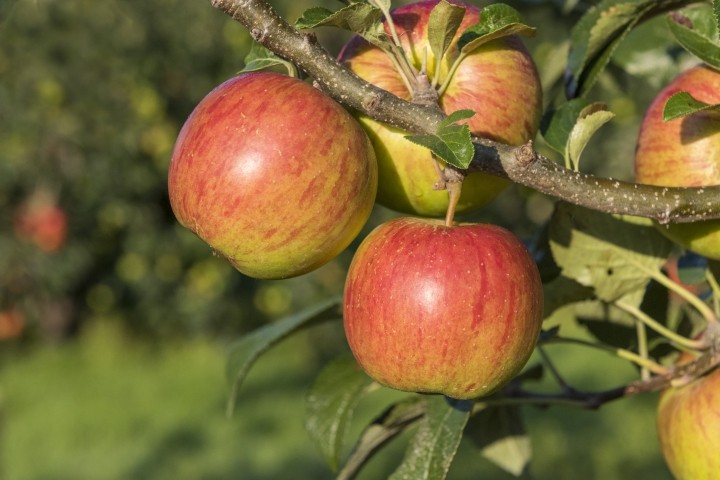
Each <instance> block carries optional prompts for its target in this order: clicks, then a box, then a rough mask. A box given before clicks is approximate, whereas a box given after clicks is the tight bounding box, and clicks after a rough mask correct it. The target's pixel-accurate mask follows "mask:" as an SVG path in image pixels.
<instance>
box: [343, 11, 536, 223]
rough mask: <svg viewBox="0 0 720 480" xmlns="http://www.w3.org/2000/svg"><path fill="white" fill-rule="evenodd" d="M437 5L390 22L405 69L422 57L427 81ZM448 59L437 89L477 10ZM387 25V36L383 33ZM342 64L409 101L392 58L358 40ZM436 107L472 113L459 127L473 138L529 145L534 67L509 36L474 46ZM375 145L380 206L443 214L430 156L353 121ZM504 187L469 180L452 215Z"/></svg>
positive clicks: (370, 123) (366, 122)
mask: <svg viewBox="0 0 720 480" xmlns="http://www.w3.org/2000/svg"><path fill="white" fill-rule="evenodd" d="M437 3H438V0H430V1H421V2H417V3H412V4H409V5H405V6H403V7H400V8H397V9H396V10H394V11H393V12H392V18H393V21H394V23H395V25H396V28H397V33H398V35H399V37H400V40H401V42H402V45H403V49H404V51H405V52H406V54H407V56H408V58H409V60H410V61H411V63H412V64H413V65H414V66H415V67H416V68H417V69H420V67H421V64H422V57H423V54H424V52H427V72H428V75H429V76H430V78H431V79H432V76H433V73H434V72H435V64H436V62H437V61H438V59H436V58H434V56H433V53H432V51H431V49H430V45H429V42H428V19H429V17H430V12H431V11H432V9H433V7H435V5H436V4H437ZM451 3H454V4H457V5H461V6H463V7H465V9H466V11H465V17H464V18H463V21H462V24H461V26H460V28H459V30H458V33H457V35H456V36H455V38H454V40H453V42H452V44H451V46H450V47H449V49H448V52H447V54H446V55H445V56H444V57H443V58H442V59H441V60H440V61H441V62H442V65H441V69H440V78H439V79H438V85H442V84H443V82H444V81H445V79H446V77H447V76H448V74H449V70H450V67H451V66H452V64H453V62H454V60H455V59H456V58H457V57H458V55H459V50H458V47H457V40H458V39H459V37H460V34H461V33H462V31H463V30H465V29H466V28H468V27H469V26H471V25H473V24H475V23H477V22H478V20H479V18H480V16H481V15H482V12H481V10H480V9H479V8H478V7H476V6H474V5H471V4H466V3H461V2H455V1H453V2H451ZM387 29H388V28H387V25H386V30H387ZM340 61H341V62H342V63H344V64H345V65H346V66H347V67H348V68H350V69H351V70H352V71H354V72H355V73H356V74H358V75H359V76H360V77H362V78H363V79H365V80H366V81H368V82H370V83H372V84H374V85H377V86H378V87H381V88H383V89H385V90H387V91H389V92H391V93H393V94H395V95H397V96H399V97H401V98H404V99H406V100H411V99H412V92H410V91H408V88H407V87H406V86H405V83H404V82H403V80H402V77H401V76H400V74H399V73H398V72H397V70H395V67H394V66H393V63H392V61H391V60H390V58H389V57H388V56H387V55H386V54H385V53H384V52H383V51H382V50H380V49H379V48H377V47H375V46H372V45H371V44H369V43H368V42H367V41H365V40H363V39H362V38H361V37H354V38H353V39H352V40H350V42H349V43H348V44H347V45H346V46H345V47H344V48H343V50H342V52H341V53H340ZM439 105H440V107H441V108H442V109H443V111H445V112H446V113H452V112H454V111H457V110H461V109H472V110H474V111H475V112H477V113H476V115H475V116H474V117H472V118H470V119H468V120H466V121H465V122H466V123H467V124H468V125H469V127H470V131H471V132H472V133H474V134H476V135H480V136H483V137H487V138H491V139H494V140H498V141H501V142H505V143H508V144H512V145H520V144H523V143H525V142H527V141H528V140H529V139H532V138H533V137H534V136H535V134H536V132H537V129H538V125H539V122H540V114H541V112H542V89H541V86H540V80H539V77H538V73H537V70H536V68H535V64H534V63H533V60H532V58H531V57H530V55H529V54H528V52H527V50H526V49H525V47H524V46H523V44H522V42H521V41H520V39H519V37H517V36H510V37H505V38H501V39H498V40H494V41H491V42H489V43H487V44H485V45H482V46H480V47H479V48H478V49H477V50H475V51H474V52H472V53H471V54H470V55H468V56H467V58H465V59H464V60H463V61H462V63H461V64H460V66H459V68H458V69H457V71H455V73H454V74H453V75H452V77H451V79H450V82H449V85H448V87H447V90H445V92H444V93H443V94H442V95H441V96H440V99H439ZM358 118H359V119H360V122H361V123H362V125H363V127H365V129H366V131H367V132H368V135H369V136H370V139H371V140H372V142H373V145H374V147H375V152H376V154H377V157H378V167H379V178H380V183H379V188H378V197H377V200H378V203H380V204H382V205H384V206H386V207H389V208H392V209H394V210H397V211H401V212H405V213H409V214H417V215H424V216H443V215H445V212H446V210H447V206H448V195H447V192H445V191H437V190H434V189H433V185H434V184H435V182H437V180H438V174H437V170H436V168H435V166H434V165H433V163H432V157H431V153H430V151H429V150H427V149H425V148H423V147H421V146H419V145H416V144H413V143H411V142H410V141H408V140H406V139H405V138H404V137H405V135H407V132H404V131H402V130H400V129H397V128H393V127H391V126H389V125H387V124H383V123H380V122H377V121H375V120H373V119H371V118H369V117H367V116H364V115H360V116H359V117H358ZM507 184H508V182H506V181H505V180H502V179H499V178H497V177H493V176H490V175H485V174H482V173H477V172H476V173H472V174H470V175H469V176H468V177H467V178H466V179H465V182H464V183H463V189H462V194H461V197H460V201H459V203H458V206H457V210H456V211H457V212H458V213H463V212H470V211H473V210H477V209H478V208H480V207H482V206H483V205H485V204H487V203H488V202H489V201H490V200H492V199H493V198H495V196H496V195H497V194H498V193H499V192H500V191H502V190H503V189H504V188H505V187H506V186H507Z"/></svg>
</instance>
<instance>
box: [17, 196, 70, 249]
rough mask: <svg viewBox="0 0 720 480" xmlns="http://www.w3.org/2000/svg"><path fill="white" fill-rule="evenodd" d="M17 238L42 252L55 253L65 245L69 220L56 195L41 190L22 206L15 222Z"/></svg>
mask: <svg viewBox="0 0 720 480" xmlns="http://www.w3.org/2000/svg"><path fill="white" fill-rule="evenodd" d="M13 231H14V232H15V236H16V237H18V238H19V239H21V240H24V241H26V242H30V243H33V244H35V246H37V247H38V248H39V249H40V250H42V251H44V252H47V253H54V252H57V251H58V250H60V249H61V248H62V247H63V245H65V240H66V238H67V231H68V220H67V214H66V213H65V210H63V209H62V208H61V207H60V206H59V205H58V204H57V201H56V199H55V197H54V195H53V194H52V193H50V192H48V191H46V190H43V189H40V190H38V191H36V192H34V193H33V194H32V195H30V197H28V199H27V200H26V201H25V202H24V203H23V204H22V205H21V206H20V208H19V210H18V211H17V213H16V214H15V219H14V222H13Z"/></svg>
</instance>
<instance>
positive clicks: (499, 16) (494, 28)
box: [458, 3, 536, 54]
mask: <svg viewBox="0 0 720 480" xmlns="http://www.w3.org/2000/svg"><path fill="white" fill-rule="evenodd" d="M535 33H536V30H535V28H532V27H529V26H527V25H525V24H524V23H523V19H522V17H521V16H520V13H518V11H517V10H515V9H514V8H512V7H510V6H508V5H505V4H503V3H494V4H491V5H488V6H486V7H484V8H483V10H482V14H481V15H480V20H479V21H478V23H476V24H475V25H472V26H471V27H469V28H467V29H466V30H465V31H464V32H463V33H462V35H460V39H459V40H458V48H460V51H461V52H462V53H464V54H467V53H470V52H472V51H473V50H475V49H476V48H478V47H479V46H480V45H483V44H485V43H487V42H490V41H492V40H496V39H498V38H502V37H507V36H509V35H524V36H527V37H533V36H535Z"/></svg>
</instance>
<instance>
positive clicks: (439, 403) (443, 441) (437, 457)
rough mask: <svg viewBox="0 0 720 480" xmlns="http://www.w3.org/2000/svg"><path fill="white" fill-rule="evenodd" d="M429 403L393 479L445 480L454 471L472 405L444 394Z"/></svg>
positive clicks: (392, 476)
mask: <svg viewBox="0 0 720 480" xmlns="http://www.w3.org/2000/svg"><path fill="white" fill-rule="evenodd" d="M425 401H426V402H427V407H426V412H425V418H424V419H423V421H422V422H421V423H420V426H419V427H418V430H417V432H415V436H414V437H413V438H412V440H411V441H410V445H409V447H408V450H407V452H406V454H405V458H403V461H402V464H401V465H400V467H399V468H398V469H397V470H395V472H393V474H392V475H391V476H390V480H442V479H444V478H445V476H446V475H447V472H448V470H449V469H450V464H451V463H452V459H453V458H454V457H455V453H456V452H457V448H458V446H459V445H460V440H461V439H462V436H463V430H464V428H465V425H466V424H467V421H468V418H470V410H471V408H472V402H469V401H456V400H450V399H447V398H445V397H443V396H441V395H432V396H430V397H427V399H426V400H425Z"/></svg>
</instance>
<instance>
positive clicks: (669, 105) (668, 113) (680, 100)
mask: <svg viewBox="0 0 720 480" xmlns="http://www.w3.org/2000/svg"><path fill="white" fill-rule="evenodd" d="M705 111H714V112H720V104H716V105H710V104H709V103H705V102H701V101H700V100H697V99H696V98H695V97H693V96H692V95H690V94H689V93H688V92H678V93H675V94H673V95H672V96H671V97H670V98H668V100H667V102H666V103H665V108H663V120H664V121H666V122H669V121H670V120H675V119H676V118H680V117H684V116H686V115H692V114H693V113H697V112H705Z"/></svg>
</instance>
